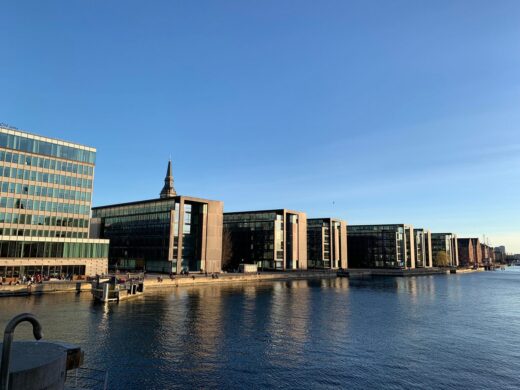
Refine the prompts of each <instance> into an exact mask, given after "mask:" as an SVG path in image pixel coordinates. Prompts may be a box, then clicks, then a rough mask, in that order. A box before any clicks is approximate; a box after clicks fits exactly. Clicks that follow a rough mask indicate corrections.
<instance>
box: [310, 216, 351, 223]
mask: <svg viewBox="0 0 520 390" xmlns="http://www.w3.org/2000/svg"><path fill="white" fill-rule="evenodd" d="M326 219H330V220H331V221H336V222H345V223H347V221H346V220H344V219H339V218H334V217H324V218H307V222H309V221H323V220H326Z"/></svg>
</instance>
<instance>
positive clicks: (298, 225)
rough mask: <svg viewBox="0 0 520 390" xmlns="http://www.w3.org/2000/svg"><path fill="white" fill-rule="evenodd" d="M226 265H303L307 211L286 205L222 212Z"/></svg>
mask: <svg viewBox="0 0 520 390" xmlns="http://www.w3.org/2000/svg"><path fill="white" fill-rule="evenodd" d="M224 234H225V235H226V236H227V237H229V240H230V246H231V248H232V250H231V252H232V253H231V256H230V259H226V262H227V263H228V264H230V268H234V267H236V266H237V265H238V264H240V263H246V264H247V263H249V264H257V265H258V268H260V269H263V270H280V271H281V270H304V269H307V215H306V214H305V213H303V212H299V211H292V210H287V209H277V210H261V211H240V212H231V213H224Z"/></svg>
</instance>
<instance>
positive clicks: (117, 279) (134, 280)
mask: <svg viewBox="0 0 520 390" xmlns="http://www.w3.org/2000/svg"><path fill="white" fill-rule="evenodd" d="M91 292H92V297H93V298H94V299H95V300H97V301H100V302H114V301H115V302H119V301H121V300H124V299H129V298H134V297H138V296H140V295H142V294H143V293H144V275H143V274H137V275H132V274H126V275H109V276H105V277H101V276H97V277H96V279H95V280H94V281H93V282H92V290H91Z"/></svg>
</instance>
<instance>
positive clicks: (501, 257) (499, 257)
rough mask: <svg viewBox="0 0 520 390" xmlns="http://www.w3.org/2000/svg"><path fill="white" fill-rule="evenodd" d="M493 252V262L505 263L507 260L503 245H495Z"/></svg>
mask: <svg viewBox="0 0 520 390" xmlns="http://www.w3.org/2000/svg"><path fill="white" fill-rule="evenodd" d="M494 254H495V263H500V264H505V263H506V262H507V260H506V247H505V246H497V247H495V249H494Z"/></svg>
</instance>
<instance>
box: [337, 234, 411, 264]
mask: <svg viewBox="0 0 520 390" xmlns="http://www.w3.org/2000/svg"><path fill="white" fill-rule="evenodd" d="M409 230H410V228H409V227H408V226H406V225H350V226H349V228H348V234H347V241H348V259H349V268H404V267H406V266H408V264H407V259H408V258H409V254H410V249H409V247H408V245H409V243H410V238H408V237H407V235H409Z"/></svg>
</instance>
